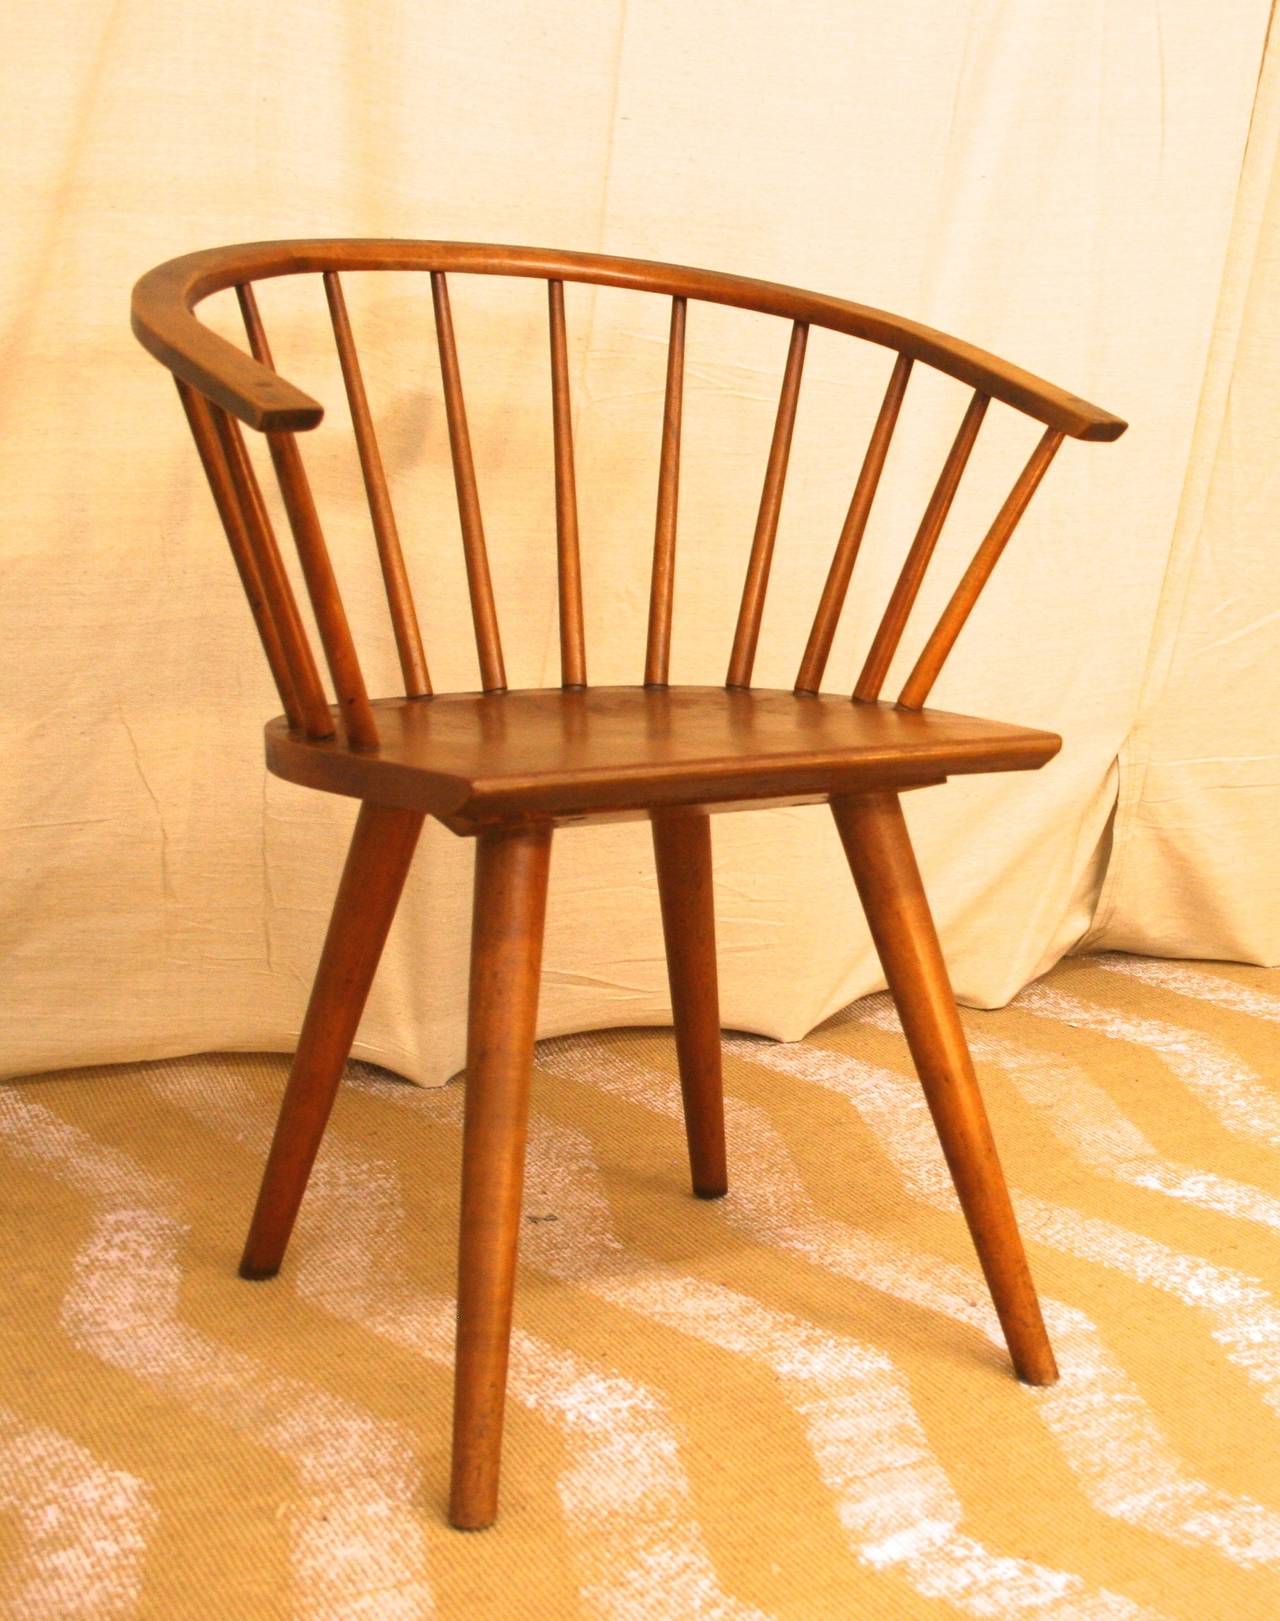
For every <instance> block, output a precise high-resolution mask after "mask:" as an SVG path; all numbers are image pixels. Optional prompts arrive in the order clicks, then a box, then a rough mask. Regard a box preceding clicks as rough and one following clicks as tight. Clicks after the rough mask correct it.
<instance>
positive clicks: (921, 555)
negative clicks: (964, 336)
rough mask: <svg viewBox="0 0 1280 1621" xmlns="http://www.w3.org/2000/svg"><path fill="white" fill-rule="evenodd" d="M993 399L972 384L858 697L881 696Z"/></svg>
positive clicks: (857, 690)
mask: <svg viewBox="0 0 1280 1621" xmlns="http://www.w3.org/2000/svg"><path fill="white" fill-rule="evenodd" d="M990 403H991V399H990V396H989V395H987V394H984V393H983V392H982V390H981V389H975V390H974V394H973V398H972V399H971V400H970V401H969V408H968V410H967V411H966V412H965V414H964V419H963V421H962V422H961V423H960V428H959V431H958V432H957V433H956V437H955V440H954V442H953V444H952V446H951V449H950V451H948V453H947V459H946V461H945V462H944V463H943V465H942V472H941V473H940V474H939V475H938V482H937V484H936V485H935V486H934V490H933V494H932V495H931V496H930V498H929V505H928V506H927V507H926V508H925V511H924V517H923V518H922V519H921V520H920V527H919V529H918V530H917V531H916V538H915V539H914V540H913V541H912V543H911V550H910V551H909V552H908V553H907V560H906V562H905V563H904V564H903V565H902V572H901V574H899V576H898V583H897V584H896V585H895V586H894V588H893V595H892V596H891V597H890V598H889V606H888V607H887V608H886V609H885V611H884V617H883V619H881V621H880V628H879V630H877V631H876V636H875V640H874V641H873V642H872V644H871V651H870V652H869V653H868V654H867V661H866V663H865V664H864V665H863V667H862V674H861V675H860V676H859V677H858V684H857V686H856V687H854V689H853V695H854V697H855V698H857V699H860V700H861V701H862V702H864V703H874V702H875V700H876V699H877V698H878V697H879V696H880V688H881V687H882V686H883V685H884V678H885V676H886V675H887V674H888V671H889V665H890V663H891V662H892V660H893V655H894V654H895V653H896V652H897V650H898V643H899V642H900V641H901V640H902V633H903V631H904V630H905V629H906V626H907V619H908V617H909V616H910V613H911V608H912V605H913V604H914V602H915V600H916V596H917V594H918V593H919V590H920V585H921V582H922V581H923V579H924V575H925V570H926V569H927V568H928V566H929V559H930V558H931V557H932V556H933V549H934V547H935V546H936V545H937V543H938V536H939V535H940V534H941V533H942V526H943V524H944V523H945V522H946V518H947V513H948V512H950V510H951V503H952V501H954V500H955V494H956V490H957V488H958V487H959V484H960V475H961V474H962V473H963V472H964V469H965V463H966V462H967V461H968V460H969V455H970V452H971V451H972V450H973V446H974V441H975V440H976V439H977V437H978V429H979V428H980V427H981V426H982V419H983V417H984V416H985V415H986V410H987V406H988V405H990Z"/></svg>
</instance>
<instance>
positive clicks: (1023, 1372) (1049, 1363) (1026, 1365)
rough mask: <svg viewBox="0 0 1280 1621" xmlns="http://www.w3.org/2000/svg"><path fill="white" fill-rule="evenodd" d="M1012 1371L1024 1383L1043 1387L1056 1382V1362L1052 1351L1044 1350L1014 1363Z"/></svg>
mask: <svg viewBox="0 0 1280 1621" xmlns="http://www.w3.org/2000/svg"><path fill="white" fill-rule="evenodd" d="M1014 1372H1015V1373H1016V1374H1017V1376H1018V1378H1019V1379H1020V1380H1021V1382H1022V1383H1023V1384H1024V1385H1032V1386H1035V1387H1038V1388H1043V1387H1044V1386H1045V1385H1056V1384H1057V1382H1058V1364H1057V1362H1055V1361H1054V1357H1053V1352H1052V1351H1046V1352H1045V1353H1044V1354H1043V1355H1042V1356H1037V1357H1034V1358H1032V1359H1031V1360H1029V1361H1024V1362H1022V1363H1021V1364H1019V1363H1015V1364H1014Z"/></svg>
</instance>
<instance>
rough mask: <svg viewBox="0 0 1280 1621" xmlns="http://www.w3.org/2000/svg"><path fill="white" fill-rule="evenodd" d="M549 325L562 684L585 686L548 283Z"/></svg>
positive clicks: (578, 578)
mask: <svg viewBox="0 0 1280 1621" xmlns="http://www.w3.org/2000/svg"><path fill="white" fill-rule="evenodd" d="M547 301H548V307H549V313H550V325H551V419H552V432H553V435H554V438H555V459H556V578H557V582H558V584H559V590H560V682H561V685H562V686H565V687H585V686H586V684H587V651H586V642H585V636H584V632H583V624H582V564H581V559H580V557H579V553H578V492H577V485H576V482H575V479H574V472H573V414H572V410H571V405H570V400H569V349H568V342H567V339H566V335H565V319H564V283H563V282H562V281H549V282H548V283H547Z"/></svg>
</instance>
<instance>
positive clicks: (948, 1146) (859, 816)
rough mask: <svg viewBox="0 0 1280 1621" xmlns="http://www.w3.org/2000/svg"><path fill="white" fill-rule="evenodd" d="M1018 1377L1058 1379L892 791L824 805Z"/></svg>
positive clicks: (1037, 1382)
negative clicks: (830, 814)
mask: <svg viewBox="0 0 1280 1621" xmlns="http://www.w3.org/2000/svg"><path fill="white" fill-rule="evenodd" d="M831 809H832V812H833V813H834V815H835V820H836V826H837V827H838V828H839V830H840V837H841V840H842V841H843V843H844V848H845V854H846V855H847V856H848V858H849V866H850V868H851V869H852V871H853V877H854V882H855V883H856V884H857V886H858V894H859V896H860V897H861V899H862V905H863V908H864V910H865V911H866V914H867V922H868V923H869V925H870V928H871V936H872V939H873V940H874V941H875V944H876V950H877V951H878V952H879V954H880V961H881V964H882V965H883V967H884V972H885V977H886V978H887V980H888V981H889V989H890V990H891V991H892V993H893V998H894V1001H895V1002H896V1003H897V1006H898V1014H899V1017H900V1018H901V1020H902V1028H903V1031H904V1032H905V1034H906V1038H907V1045H908V1046H909V1048H910V1049H911V1056H912V1058H913V1059H914V1060H915V1065H916V1069H917V1070H918V1071H919V1074H920V1080H921V1082H922V1084H923V1086H924V1093H925V1097H926V1099H927V1100H928V1104H929V1109H930V1112H931V1113H932V1115H933V1123H934V1125H935V1126H936V1127H937V1131H938V1136H939V1138H940V1139H941V1142H942V1150H943V1153H944V1154H945V1155H946V1159H947V1164H948V1166H949V1167H950V1170H951V1177H952V1180H953V1181H954V1183H955V1186H956V1192H957V1194H958V1195H959V1197H960V1204H961V1207H962V1209H963V1210H964V1214H965V1219H966V1220H967V1222H968V1224H969V1231H970V1232H971V1233H972V1235H973V1242H974V1245H975V1246H976V1248H977V1251H978V1259H979V1260H980V1261H981V1263H982V1270H983V1272H984V1273H985V1275H986V1279H987V1286H988V1288H989V1289H990V1290H991V1298H992V1300H993V1301H994V1303H995V1308H996V1312H997V1314H998V1316H999V1318H1000V1324H1001V1327H1002V1328H1003V1329H1004V1335H1005V1340H1006V1341H1007V1343H1008V1346H1009V1353H1010V1355H1011V1356H1012V1358H1013V1365H1014V1368H1015V1369H1016V1371H1017V1373H1018V1377H1019V1378H1021V1379H1024V1380H1025V1381H1026V1382H1027V1383H1028V1384H1032V1385H1049V1384H1052V1383H1053V1381H1054V1380H1055V1379H1056V1378H1057V1377H1058V1369H1057V1366H1056V1364H1055V1362H1054V1358H1053V1350H1052V1348H1051V1347H1050V1344H1049V1337H1048V1335H1047V1334H1046V1332H1045V1327H1044V1320H1043V1318H1042V1317H1041V1314H1040V1303H1039V1301H1038V1300H1037V1299H1036V1292H1035V1285H1034V1284H1033V1283H1032V1281H1031V1272H1030V1269H1029V1267H1028V1266H1027V1258H1026V1255H1025V1253H1024V1251H1023V1248H1022V1240H1021V1238H1020V1237H1019V1234H1018V1227H1017V1222H1016V1220H1015V1217H1014V1213H1013V1205H1012V1204H1011V1202H1010V1199H1009V1190H1008V1188H1007V1187H1006V1185H1005V1180H1004V1174H1003V1172H1002V1171H1001V1169H1000V1161H999V1159H998V1157H997V1155H996V1147H995V1142H994V1140H993V1138H992V1135H991V1127H990V1125H989V1123H988V1121H987V1114H986V1110H985V1108H984V1107H983V1103H982V1095H981V1093H980V1092H979V1090H978V1082H977V1077H976V1076H975V1074H974V1069H973V1060H972V1059H971V1058H970V1056H969V1048H968V1043H967V1042H966V1041H965V1038H964V1030H963V1027H962V1026H961V1023H960V1016H959V1013H958V1012H957V1010H956V1004H955V998H954V996H953V994H952V990H951V984H950V981H949V979H948V976H947V970H946V965H945V963H944V962H943V959H942V952H941V949H940V947H939V945H938V937H937V934H936V932H935V930H934V926H933V919H932V917H931V915H930V913H929V906H928V903H927V901H926V900H925V894H924V888H923V886H922V884H921V882H920V873H919V869H918V868H917V866H916V861H915V855H914V854H913V852H912V849H911V843H910V840H909V839H908V837H907V827H906V822H905V821H904V819H903V815H902V806H901V805H900V803H899V801H898V797H897V795H896V794H867V795H862V796H859V797H857V798H852V797H850V798H837V799H833V800H832V801H831Z"/></svg>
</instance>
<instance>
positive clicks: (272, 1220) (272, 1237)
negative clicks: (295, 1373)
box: [240, 804, 423, 1278]
mask: <svg viewBox="0 0 1280 1621" xmlns="http://www.w3.org/2000/svg"><path fill="white" fill-rule="evenodd" d="M422 821H423V818H422V815H421V814H420V813H419V812H417V811H408V810H393V809H390V808H388V807H387V806H385V805H370V804H363V805H361V807H360V815H359V817H358V818H357V820H356V827H355V832H354V833H353V835H352V838H351V848H350V850H349V851H348V854H347V864H346V866H345V868H344V869H343V873H342V880H341V882H340V883H339V885H338V896H337V899H336V900H335V901H334V903H333V915H332V917H331V918H330V920H329V932H328V934H327V935H326V936H325V942H324V950H323V952H322V953H321V956H320V967H319V969H318V970H317V972H316V978H315V984H314V985H313V987H312V990H311V1000H310V1002H309V1003H308V1006H307V1016H306V1019H305V1020H304V1021H303V1026H302V1035H301V1037H300V1039H299V1041H298V1050H297V1053H296V1054H295V1056H294V1060H293V1067H292V1069H291V1070H290V1072H289V1084H288V1086H287V1088H286V1089H285V1094H284V1102H283V1103H282V1104H281V1107H280V1118H279V1120H278V1121H277V1123H276V1132H275V1138H274V1140H273V1141H272V1144H271V1153H270V1155H269V1156H268V1159H267V1168H266V1171H265V1172H264V1174H263V1178H262V1187H261V1189H260V1191H259V1193H258V1203H257V1208H256V1209H255V1210H254V1213H253V1222H252V1224H251V1225H250V1228H249V1237H248V1240H247V1242H246V1244H245V1248H244V1255H243V1257H242V1259H241V1262H240V1276H241V1277H243V1278H270V1277H274V1276H275V1274H276V1273H277V1272H278V1271H279V1269H280V1263H281V1261H282V1260H283V1258H284V1252H285V1247H286V1246H287V1244H288V1242H289V1235H290V1233H291V1232H292V1231H293V1224H294V1220H295V1218H296V1217H297V1214H298V1206H299V1205H300V1204H301V1203H302V1195H303V1193H304V1192H305V1190H306V1186H307V1178H308V1176H309V1175H310V1174H311V1166H312V1164H313V1163H314V1161H315V1157H316V1153H317V1150H318V1149H319V1147H320V1139H321V1138H322V1137H323V1136H324V1128H325V1126H326V1125H327V1124H328V1120H329V1112H330V1110H331V1109H332V1108H333V1100H334V1096H335V1094H336V1092H337V1090H338V1082H339V1080H340V1079H341V1078H342V1070H343V1066H344V1065H345V1064H346V1061H347V1057H348V1055H349V1054H350V1052H351V1043H352V1042H353V1041H354V1040H355V1034H356V1027H357V1026H358V1025H359V1023H360V1015H361V1014H362V1013H363V1012H364V1004H365V1001H366V999H367V997H368V995H369V987H370V985H371V984H372V983H373V976H374V972H375V971H376V969H377V966H378V959H379V958H380V957H381V956H382V948H383V946H384V945H385V943H386V939H387V931H388V930H389V929H390V927H391V920H392V918H393V917H394V916H395V911H396V905H397V903H398V902H399V899H400V892H401V890H402V889H403V888H404V880H405V875H406V874H407V873H408V871H409V863H410V861H411V860H412V859H413V852H414V848H415V846H416V845H417V842H418V834H419V833H420V832H421V830H422Z"/></svg>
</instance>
